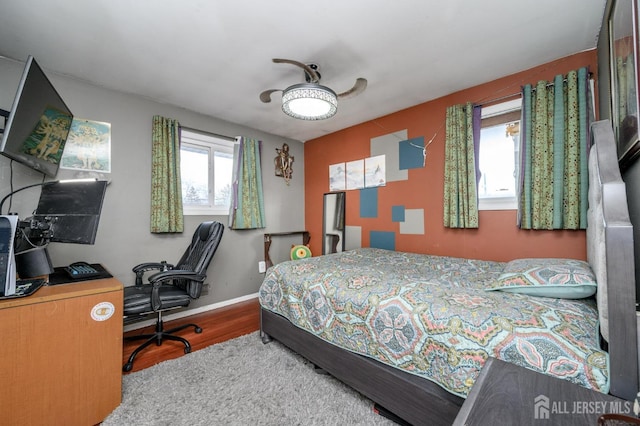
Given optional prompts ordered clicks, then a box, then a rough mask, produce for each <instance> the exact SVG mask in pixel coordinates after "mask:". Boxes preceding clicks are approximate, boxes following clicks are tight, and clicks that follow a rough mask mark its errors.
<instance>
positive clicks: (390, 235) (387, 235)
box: [369, 231, 396, 250]
mask: <svg viewBox="0 0 640 426" xmlns="http://www.w3.org/2000/svg"><path fill="white" fill-rule="evenodd" d="M369 246H370V247H373V248H379V249H385V250H395V249H396V234H395V232H388V231H371V232H370V233H369Z"/></svg>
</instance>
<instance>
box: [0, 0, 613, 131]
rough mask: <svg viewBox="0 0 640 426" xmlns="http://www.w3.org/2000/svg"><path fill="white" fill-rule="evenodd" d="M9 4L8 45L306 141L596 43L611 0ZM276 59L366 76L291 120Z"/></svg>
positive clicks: (338, 82) (1, 16)
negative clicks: (360, 89) (268, 97)
mask: <svg viewBox="0 0 640 426" xmlns="http://www.w3.org/2000/svg"><path fill="white" fill-rule="evenodd" d="M2 3H3V4H2V7H1V9H0V10H1V13H0V55H1V56H5V57H8V58H12V59H16V60H20V61H24V60H26V58H27V56H28V55H33V56H34V57H35V58H36V60H37V61H38V63H39V64H40V65H41V66H42V67H43V68H45V70H46V71H47V72H50V73H58V74H65V75H69V76H73V77H75V78H78V79H82V80H85V81H88V82H92V83H95V84H97V85H100V86H103V87H107V88H110V89H116V90H119V91H122V92H127V93H134V94H138V95H142V96H144V97H146V98H149V99H153V100H155V101H158V102H162V103H167V104H172V105H177V106H180V107H184V108H187V109H189V110H193V111H197V112H200V113H203V114H206V115H210V116H213V117H217V118H221V119H224V120H227V121H231V122H234V123H238V124H241V125H244V126H248V127H252V128H255V129H259V130H262V131H265V132H269V133H272V134H276V135H281V136H284V137H289V138H292V139H296V140H301V141H305V140H309V139H313V138H316V137H319V136H322V135H325V134H328V133H332V132H335V131H337V130H340V129H344V128H346V127H349V126H352V125H355V124H358V123H362V122H364V121H367V120H371V119H374V118H377V117H380V116H383V115H386V114H389V113H392V112H395V111H399V110H401V109H404V108H408V107H411V106H413V105H417V104H420V103H423V102H426V101H429V100H431V99H435V98H438V97H441V96H444V95H447V94H450V93H453V92H456V91H459V90H462V89H465V88H468V87H472V86H476V85H478V84H481V83H485V82H488V81H491V80H494V79H496V78H499V77H502V76H505V75H509V74H512V73H514V72H518V71H522V70H525V69H528V68H531V67H533V66H536V65H540V64H542V63H546V62H549V61H552V60H555V59H558V58H562V57H564V56H568V55H570V54H573V53H577V52H580V51H583V50H588V49H593V48H595V47H596V43H597V36H598V33H599V30H600V25H601V21H602V16H603V14H604V9H605V3H606V0H535V1H533V0H483V1H477V0H447V1H442V0H400V1H391V0H389V1H383V0H347V1H345V0H325V1H324V2H320V3H314V2H298V1H293V0H289V1H287V0H269V1H257V0H254V1H247V0H226V1H223V0H183V1H168V0H164V1H159V0H135V1H131V0H90V1H77V0H56V1H51V0H46V1H45V0H26V1H4V2H2ZM272 58H286V59H293V60H296V61H300V62H303V63H307V64H308V63H315V64H318V66H319V67H320V73H321V75H322V80H321V83H322V84H323V85H326V86H328V87H330V88H332V89H333V90H334V91H336V92H343V91H346V90H348V89H349V88H351V87H352V86H353V84H354V83H355V80H356V78H357V77H364V78H366V79H367V80H368V82H369V84H368V87H367V89H366V90H365V92H364V93H362V94H361V95H359V96H357V97H354V98H351V99H346V100H342V101H341V102H340V103H339V105H338V113H337V115H336V116H334V117H333V118H330V119H328V120H323V121H317V122H307V121H300V120H296V119H294V118H291V117H288V116H286V115H285V114H284V113H282V111H281V109H280V94H279V93H275V94H274V95H273V96H272V98H273V100H274V101H273V102H271V103H270V104H264V103H262V102H260V100H259V98H258V96H259V94H260V92H262V91H263V90H266V89H284V88H286V87H288V86H290V85H292V84H296V83H302V82H304V75H303V72H302V70H301V69H300V68H297V67H295V66H292V65H289V64H274V63H273V62H272V61H271V59H272ZM63 95H64V94H63ZM95 119H99V117H95Z"/></svg>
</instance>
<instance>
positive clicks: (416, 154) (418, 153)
mask: <svg viewBox="0 0 640 426" xmlns="http://www.w3.org/2000/svg"><path fill="white" fill-rule="evenodd" d="M398 149H399V151H400V170H406V169H418V168H421V167H424V156H423V155H422V150H423V149H424V136H420V137H419V138H413V139H408V140H406V141H402V142H400V144H399V145H398Z"/></svg>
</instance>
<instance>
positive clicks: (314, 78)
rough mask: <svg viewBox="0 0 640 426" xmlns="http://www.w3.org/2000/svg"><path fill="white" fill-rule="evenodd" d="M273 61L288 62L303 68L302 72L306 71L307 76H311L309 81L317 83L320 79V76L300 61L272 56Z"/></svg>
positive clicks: (278, 62) (277, 62)
mask: <svg viewBox="0 0 640 426" xmlns="http://www.w3.org/2000/svg"><path fill="white" fill-rule="evenodd" d="M273 62H275V63H276V64H290V65H295V66H297V67H300V68H302V69H303V70H304V72H306V73H307V74H308V75H309V77H311V83H317V82H319V81H320V76H319V75H318V73H317V72H316V71H315V70H314V69H313V68H311V67H310V66H309V65H306V64H303V63H302V62H298V61H294V60H291V59H278V58H274V59H273Z"/></svg>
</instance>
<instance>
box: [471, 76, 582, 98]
mask: <svg viewBox="0 0 640 426" xmlns="http://www.w3.org/2000/svg"><path fill="white" fill-rule="evenodd" d="M588 77H589V79H590V80H591V79H593V73H592V72H589V74H588ZM562 81H563V82H566V81H567V78H566V77H565V78H563V79H562ZM553 85H554V83H553V82H549V83H547V85H546V87H550V86H553ZM531 86H532V87H531V90H532V91H534V92H535V91H536V87H535V86H534V85H533V84H532V85H531ZM521 95H522V92H517V93H511V94H510V95H505V96H501V97H499V98H494V99H489V100H487V101H482V102H481V103H478V104H476V105H480V106H484V105H486V104H492V103H494V102H498V101H503V100H505V99H509V98H515V97H516V96H521Z"/></svg>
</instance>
